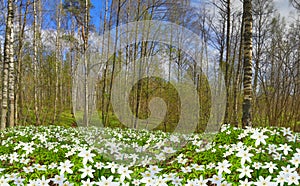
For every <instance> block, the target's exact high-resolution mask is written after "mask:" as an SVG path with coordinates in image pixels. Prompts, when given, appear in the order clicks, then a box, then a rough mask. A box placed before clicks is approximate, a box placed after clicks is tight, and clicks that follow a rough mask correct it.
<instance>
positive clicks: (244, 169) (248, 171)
mask: <svg viewBox="0 0 300 186" xmlns="http://www.w3.org/2000/svg"><path fill="white" fill-rule="evenodd" d="M237 171H239V172H241V174H240V176H239V178H240V179H241V178H243V177H245V176H247V177H248V178H251V172H253V170H251V169H250V166H246V167H244V166H242V168H240V169H237Z"/></svg>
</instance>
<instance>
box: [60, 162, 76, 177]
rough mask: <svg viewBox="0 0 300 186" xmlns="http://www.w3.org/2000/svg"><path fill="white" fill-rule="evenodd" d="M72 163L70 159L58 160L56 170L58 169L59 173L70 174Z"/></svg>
mask: <svg viewBox="0 0 300 186" xmlns="http://www.w3.org/2000/svg"><path fill="white" fill-rule="evenodd" d="M73 165H74V164H73V163H71V161H70V160H66V161H65V162H64V163H63V162H60V164H59V167H58V170H60V174H63V173H64V172H67V173H69V174H72V173H73V171H72V170H71V167H73Z"/></svg>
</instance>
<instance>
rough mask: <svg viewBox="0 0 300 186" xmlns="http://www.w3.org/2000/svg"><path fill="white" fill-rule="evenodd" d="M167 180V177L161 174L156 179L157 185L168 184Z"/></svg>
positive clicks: (163, 185) (164, 185) (165, 185)
mask: <svg viewBox="0 0 300 186" xmlns="http://www.w3.org/2000/svg"><path fill="white" fill-rule="evenodd" d="M166 182H167V180H166V178H163V177H162V176H159V177H158V178H156V179H155V185H159V186H168V184H167V183H166Z"/></svg>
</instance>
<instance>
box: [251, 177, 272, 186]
mask: <svg viewBox="0 0 300 186" xmlns="http://www.w3.org/2000/svg"><path fill="white" fill-rule="evenodd" d="M271 178H272V177H271V176H268V177H266V178H263V177H262V176H259V180H257V182H254V184H255V185H257V186H273V185H274V186H277V183H276V182H271Z"/></svg>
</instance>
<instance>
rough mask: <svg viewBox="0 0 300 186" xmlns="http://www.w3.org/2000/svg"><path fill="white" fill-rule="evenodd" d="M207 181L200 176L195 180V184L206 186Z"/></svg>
mask: <svg viewBox="0 0 300 186" xmlns="http://www.w3.org/2000/svg"><path fill="white" fill-rule="evenodd" d="M208 181H209V180H208V179H203V176H202V175H201V176H200V179H196V180H195V183H196V185H197V186H206V185H207V182H208Z"/></svg>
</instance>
